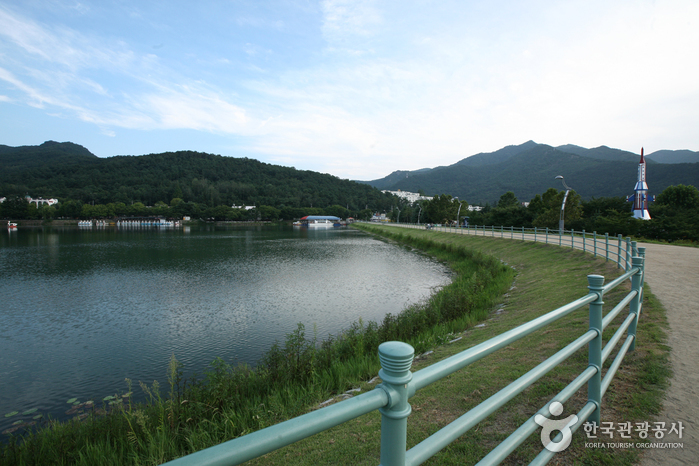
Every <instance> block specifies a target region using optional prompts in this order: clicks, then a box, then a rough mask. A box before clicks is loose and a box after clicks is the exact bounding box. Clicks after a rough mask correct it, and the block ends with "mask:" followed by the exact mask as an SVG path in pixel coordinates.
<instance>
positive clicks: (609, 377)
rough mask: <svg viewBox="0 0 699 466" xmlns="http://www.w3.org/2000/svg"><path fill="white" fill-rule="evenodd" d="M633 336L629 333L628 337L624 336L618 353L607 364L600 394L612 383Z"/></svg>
mask: <svg viewBox="0 0 699 466" xmlns="http://www.w3.org/2000/svg"><path fill="white" fill-rule="evenodd" d="M634 338H636V336H635V335H629V336H628V337H626V341H625V342H624V344H623V345H621V348H619V353H618V354H617V355H616V357H615V358H614V362H613V363H612V365H611V366H609V369H608V370H607V373H606V374H605V375H604V378H603V379H602V396H604V394H605V392H606V391H607V388H609V384H610V383H612V379H613V378H614V374H616V371H617V370H618V369H619V366H621V363H622V361H623V360H624V356H626V352H627V351H628V350H629V347H630V346H631V343H633V340H634Z"/></svg>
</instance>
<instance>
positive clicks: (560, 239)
mask: <svg viewBox="0 0 699 466" xmlns="http://www.w3.org/2000/svg"><path fill="white" fill-rule="evenodd" d="M558 245H559V246H563V230H561V229H560V228H559V229H558Z"/></svg>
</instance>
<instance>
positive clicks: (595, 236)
mask: <svg viewBox="0 0 699 466" xmlns="http://www.w3.org/2000/svg"><path fill="white" fill-rule="evenodd" d="M592 244H593V245H594V249H595V254H594V256H595V257H597V231H593V232H592Z"/></svg>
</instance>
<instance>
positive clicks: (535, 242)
mask: <svg viewBox="0 0 699 466" xmlns="http://www.w3.org/2000/svg"><path fill="white" fill-rule="evenodd" d="M534 242H535V243H536V227H534Z"/></svg>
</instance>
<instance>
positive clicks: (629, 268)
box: [624, 236, 631, 272]
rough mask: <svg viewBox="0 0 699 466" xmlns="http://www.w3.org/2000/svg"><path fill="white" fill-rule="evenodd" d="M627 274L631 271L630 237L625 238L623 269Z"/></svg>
mask: <svg viewBox="0 0 699 466" xmlns="http://www.w3.org/2000/svg"><path fill="white" fill-rule="evenodd" d="M624 270H626V271H627V272H628V271H629V270H631V237H630V236H627V237H626V267H625V268H624Z"/></svg>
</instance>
